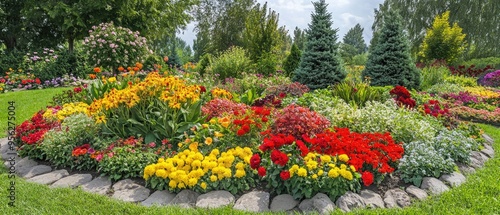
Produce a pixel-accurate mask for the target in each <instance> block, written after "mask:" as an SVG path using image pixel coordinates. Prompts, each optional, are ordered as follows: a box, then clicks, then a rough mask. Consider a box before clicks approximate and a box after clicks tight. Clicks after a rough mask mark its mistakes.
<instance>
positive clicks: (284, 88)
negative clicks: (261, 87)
mask: <svg viewBox="0 0 500 215" xmlns="http://www.w3.org/2000/svg"><path fill="white" fill-rule="evenodd" d="M265 92H266V94H267V95H275V96H279V95H280V94H281V93H285V94H286V95H292V96H297V97H300V96H302V95H303V94H304V93H307V92H309V87H307V86H306V85H303V84H301V83H299V82H293V83H290V84H281V85H277V86H270V87H268V88H267V89H266V90H265Z"/></svg>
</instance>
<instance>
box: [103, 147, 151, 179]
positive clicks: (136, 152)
mask: <svg viewBox="0 0 500 215" xmlns="http://www.w3.org/2000/svg"><path fill="white" fill-rule="evenodd" d="M141 146H142V145H141V144H137V145H133V146H130V145H126V146H120V147H114V148H113V149H112V150H111V151H110V152H108V154H105V155H103V157H102V160H100V161H99V163H98V170H99V172H100V173H102V174H104V175H107V176H109V178H110V179H111V180H113V181H118V180H120V179H123V178H139V177H142V175H143V174H142V173H143V170H144V167H145V166H146V165H148V164H150V163H154V162H156V161H157V160H158V157H159V156H158V155H157V154H155V153H153V152H150V151H143V150H141V148H142V147H141Z"/></svg>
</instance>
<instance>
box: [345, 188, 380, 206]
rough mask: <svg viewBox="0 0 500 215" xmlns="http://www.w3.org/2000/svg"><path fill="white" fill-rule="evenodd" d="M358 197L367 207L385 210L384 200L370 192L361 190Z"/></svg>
mask: <svg viewBox="0 0 500 215" xmlns="http://www.w3.org/2000/svg"><path fill="white" fill-rule="evenodd" d="M359 195H360V196H361V198H363V199H364V200H365V204H366V206H367V207H371V208H385V203H384V200H383V199H382V197H381V196H380V195H379V194H377V193H375V192H373V191H371V190H361V192H360V194H359ZM337 206H338V205H337Z"/></svg>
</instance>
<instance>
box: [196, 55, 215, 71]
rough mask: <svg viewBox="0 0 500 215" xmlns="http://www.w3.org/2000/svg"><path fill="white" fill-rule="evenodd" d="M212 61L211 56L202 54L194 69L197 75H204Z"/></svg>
mask: <svg viewBox="0 0 500 215" xmlns="http://www.w3.org/2000/svg"><path fill="white" fill-rule="evenodd" d="M212 59H213V56H212V55H211V54H209V53H207V54H204V55H203V56H202V57H201V59H200V61H199V62H198V65H197V67H196V69H197V70H198V73H199V74H200V75H202V76H203V75H205V72H206V71H207V69H208V67H210V65H212V61H213V60H212Z"/></svg>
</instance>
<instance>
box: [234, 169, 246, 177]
mask: <svg viewBox="0 0 500 215" xmlns="http://www.w3.org/2000/svg"><path fill="white" fill-rule="evenodd" d="M245 175H246V172H245V170H243V169H237V170H236V173H235V174H234V176H235V177H236V178H241V177H244V176H245Z"/></svg>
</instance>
